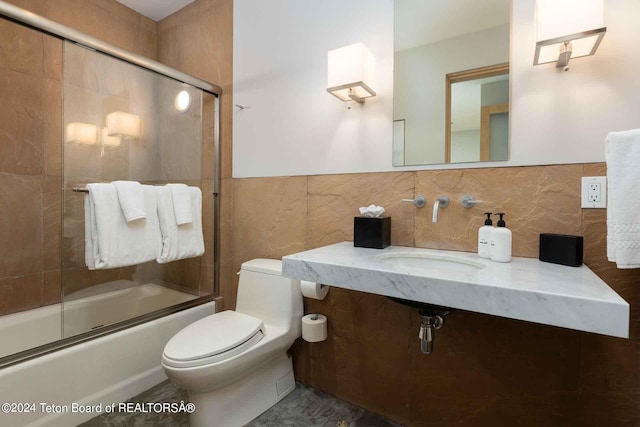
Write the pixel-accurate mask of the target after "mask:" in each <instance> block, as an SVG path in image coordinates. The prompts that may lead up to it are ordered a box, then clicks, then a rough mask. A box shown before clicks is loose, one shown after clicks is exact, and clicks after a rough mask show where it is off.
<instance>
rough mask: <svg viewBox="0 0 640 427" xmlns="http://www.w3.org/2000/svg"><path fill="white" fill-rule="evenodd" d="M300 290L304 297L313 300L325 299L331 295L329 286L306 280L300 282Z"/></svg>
mask: <svg viewBox="0 0 640 427" xmlns="http://www.w3.org/2000/svg"><path fill="white" fill-rule="evenodd" d="M300 290H302V295H304V296H305V297H307V298H313V299H324V297H326V296H327V294H328V293H329V287H328V286H327V285H321V284H320V283H315V282H307V281H306V280H302V281H301V282H300Z"/></svg>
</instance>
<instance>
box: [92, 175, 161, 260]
mask: <svg viewBox="0 0 640 427" xmlns="http://www.w3.org/2000/svg"><path fill="white" fill-rule="evenodd" d="M87 188H88V189H89V194H87V195H86V196H85V200H84V210H85V262H86V264H87V267H88V268H89V270H99V269H106V268H116V267H124V266H128V265H136V264H140V263H143V262H147V261H153V260H155V259H156V258H157V257H158V256H159V254H160V247H161V244H162V240H161V236H160V226H159V224H158V214H157V202H156V193H155V191H154V189H153V187H152V186H150V185H143V186H142V190H143V194H144V201H145V210H146V212H147V218H146V219H143V220H140V221H134V222H132V223H127V221H126V220H125V218H124V215H123V213H122V209H121V208H120V203H119V202H118V195H117V192H116V187H115V186H114V185H113V184H88V185H87Z"/></svg>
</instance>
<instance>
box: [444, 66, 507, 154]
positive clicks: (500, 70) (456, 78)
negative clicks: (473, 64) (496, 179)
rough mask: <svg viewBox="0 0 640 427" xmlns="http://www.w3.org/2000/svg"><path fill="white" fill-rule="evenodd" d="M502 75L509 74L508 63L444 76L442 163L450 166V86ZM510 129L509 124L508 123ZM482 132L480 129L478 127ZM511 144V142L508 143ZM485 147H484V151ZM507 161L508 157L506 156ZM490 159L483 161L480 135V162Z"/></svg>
mask: <svg viewBox="0 0 640 427" xmlns="http://www.w3.org/2000/svg"><path fill="white" fill-rule="evenodd" d="M502 74H509V62H504V63H502V64H496V65H489V66H488V67H480V68H472V69H470V70H465V71H457V72H455V73H449V74H447V75H446V77H445V79H446V85H447V86H446V88H447V89H446V105H445V128H444V129H445V130H444V138H445V141H444V144H445V146H444V163H445V164H451V85H452V84H454V83H460V82H466V81H469V80H476V79H483V78H486V77H494V76H499V75H502ZM509 92H511V76H509ZM508 111H509V105H508V104H507V109H506V112H508ZM504 112H505V111H504V108H501V109H500V110H499V111H493V112H491V111H488V110H487V111H486V112H485V111H483V112H482V113H481V114H483V115H484V114H489V115H490V114H492V113H504ZM509 127H511V123H509ZM480 129H481V132H482V127H480ZM509 144H511V141H509ZM486 149H487V147H485V151H486ZM484 156H485V157H488V153H486V152H485V153H484ZM507 159H509V157H508V156H507ZM489 160H491V159H488V158H484V159H483V147H482V134H481V136H480V161H489Z"/></svg>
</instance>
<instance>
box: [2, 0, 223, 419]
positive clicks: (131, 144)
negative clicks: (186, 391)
mask: <svg viewBox="0 0 640 427" xmlns="http://www.w3.org/2000/svg"><path fill="white" fill-rule="evenodd" d="M0 20H1V21H0V24H2V25H3V32H2V34H0V37H12V38H13V39H15V40H19V41H20V43H21V44H20V46H19V48H20V49H21V50H20V58H21V62H20V63H19V64H13V63H11V61H14V59H15V57H16V55H15V52H14V53H12V54H7V55H4V56H3V57H6V58H7V61H8V62H7V63H5V64H2V65H0V75H2V73H7V74H11V78H14V77H15V78H17V77H16V76H18V77H21V78H23V79H24V83H23V82H20V81H18V84H15V85H14V86H15V87H14V88H12V90H11V91H8V93H7V94H6V97H5V98H6V99H3V100H4V101H5V102H7V103H8V104H10V105H11V104H13V105H22V104H24V103H25V102H31V101H32V100H34V99H35V101H36V103H37V105H42V106H44V107H42V108H44V109H45V111H43V113H42V114H41V115H40V114H26V115H23V116H24V117H23V116H20V117H18V119H16V120H12V126H10V127H8V129H9V131H11V130H12V129H17V131H16V132H17V133H16V135H11V137H12V138H13V139H14V140H15V141H17V142H20V143H24V144H26V143H32V142H33V141H32V139H35V138H40V139H44V142H42V141H38V143H39V144H40V143H42V144H43V145H44V147H45V149H44V150H43V157H45V158H44V160H43V161H44V163H45V169H46V175H45V172H44V171H41V172H39V173H41V174H42V175H40V176H37V175H36V176H37V178H38V179H40V180H41V181H42V182H43V183H44V184H43V188H44V191H46V193H44V194H42V199H43V200H45V202H48V200H58V202H57V203H51V204H50V205H46V206H44V207H43V205H41V204H38V205H36V204H35V203H31V204H30V203H27V204H21V203H15V204H11V205H8V208H9V209H10V211H9V212H8V214H9V218H17V219H18V220H21V218H22V217H25V218H31V217H35V216H40V219H39V222H40V224H41V225H40V226H39V227H42V230H41V231H38V232H39V233H40V234H39V239H38V242H37V244H38V245H41V249H40V251H39V252H41V253H42V254H43V255H42V256H43V260H44V261H43V262H42V263H39V262H38V263H35V264H38V265H40V264H43V266H42V267H40V268H41V269H42V270H43V271H44V273H40V274H38V275H35V274H30V275H25V274H24V273H22V272H20V271H16V272H15V273H14V272H13V271H9V272H5V271H3V272H2V273H3V275H2V276H0V278H2V277H3V276H5V274H4V273H8V274H9V275H10V276H21V275H24V276H25V279H21V282H20V283H19V285H20V286H24V287H29V288H33V287H34V286H40V287H41V288H42V289H43V290H42V294H43V296H42V297H40V296H38V298H39V300H38V301H34V302H31V301H29V302H28V303H27V304H25V303H24V301H19V300H18V299H17V298H14V300H15V301H13V300H11V299H10V300H9V302H7V303H3V304H4V305H3V306H2V311H0V341H1V342H2V343H3V345H2V346H0V368H1V369H0V382H2V383H4V384H15V387H7V388H4V390H3V391H0V400H2V401H3V402H5V401H33V400H35V401H41V402H49V403H52V404H57V403H60V404H68V403H70V402H77V403H80V404H87V405H90V404H92V403H94V404H95V403H97V402H100V401H105V400H112V401H123V400H125V399H126V398H128V397H130V396H132V395H135V394H137V393H139V392H141V391H143V390H145V389H147V388H149V387H150V386H152V385H154V384H157V383H158V382H160V381H162V379H163V378H165V377H164V374H163V373H162V369H161V367H160V366H159V355H160V354H161V352H162V348H163V345H164V343H166V341H167V340H168V339H169V338H170V337H171V336H172V335H173V334H175V333H176V332H178V331H179V330H180V329H182V328H183V327H184V326H186V325H187V324H189V323H192V322H194V321H196V320H198V319H199V318H202V317H204V316H206V315H210V314H212V313H214V312H215V302H214V299H215V297H216V296H217V294H218V280H219V253H220V251H219V242H218V236H219V232H218V228H219V227H218V223H219V221H218V218H219V209H220V197H219V188H220V168H219V158H220V156H219V125H220V119H219V114H220V95H221V94H222V90H221V89H220V87H219V86H217V85H215V84H212V83H209V82H206V81H204V80H201V79H198V78H196V77H193V76H191V75H189V74H186V73H183V72H181V71H178V70H176V69H173V68H171V67H169V66H167V65H164V64H162V63H160V62H156V61H154V60H151V59H148V58H146V57H143V56H141V55H138V54H134V53H131V52H128V51H126V50H124V49H121V48H118V47H116V46H114V45H111V44H109V43H106V42H104V41H102V40H99V39H97V38H95V37H92V36H89V35H86V34H83V33H81V32H78V31H76V30H74V29H72V28H69V27H66V26H64V25H61V24H59V23H56V22H54V21H51V20H49V19H47V18H44V17H42V16H38V15H36V14H34V13H31V12H29V11H27V10H24V9H21V8H19V7H16V6H13V5H11V4H8V3H6V2H3V1H0ZM13 39H12V40H13ZM43 41H44V43H43ZM30 43H32V44H33V43H36V44H37V43H39V45H35V47H34V46H31V45H30ZM2 46H3V47H2V49H12V48H14V49H15V46H14V45H13V44H11V43H8V42H7V43H2ZM42 49H44V50H45V55H43V54H42ZM25 64H26V65H25ZM26 66H32V67H33V68H34V69H33V70H30V69H24V70H23V69H22V68H24V67H26ZM20 67H22V68H20ZM14 69H16V70H20V71H21V72H20V73H17V72H14V71H13V70H14ZM43 70H44V71H43ZM52 76H53V77H52ZM38 79H39V80H38ZM14 98H15V99H14ZM25 100H26V101H25ZM16 114H17V113H16ZM25 117H26V118H25ZM4 120H11V117H5V118H4ZM29 120H41V121H42V123H44V124H41V123H30V122H29ZM39 126H41V127H44V128H45V129H44V132H43V133H44V137H41V135H40V136H39V135H35V133H34V131H33V129H36V130H37V129H39ZM27 129H31V130H29V131H28V130H27ZM52 135H53V136H52ZM52 153H61V154H58V156H60V157H58V158H56V155H55V154H52ZM9 154H11V153H9ZM18 155H24V153H18V154H16V156H18ZM19 160H22V159H21V158H20V159H19ZM16 163H17V164H16V165H14V166H13V169H15V170H8V171H5V170H3V169H0V172H1V173H3V174H6V175H7V176H8V179H10V180H11V179H15V181H16V183H17V184H19V183H22V182H30V181H29V179H33V173H34V171H32V170H24V171H22V170H21V169H20V168H21V167H22V166H21V164H22V163H24V162H16ZM21 174H24V175H21ZM14 177H15V178H14ZM116 180H130V181H138V182H143V183H144V184H151V185H164V184H166V183H185V184H187V185H189V186H194V187H200V188H201V189H205V190H207V191H203V193H202V197H203V200H202V202H203V216H202V219H203V227H204V231H205V246H206V249H207V250H206V252H205V254H204V255H203V256H202V257H197V258H190V259H183V260H180V261H175V262H171V263H168V264H158V263H156V262H147V263H144V264H138V265H130V266H126V267H121V268H113V269H103V270H89V269H88V268H87V266H86V265H85V259H84V247H85V228H84V227H85V224H84V222H85V221H84V206H83V204H84V198H85V197H86V193H85V192H83V191H81V190H82V189H84V188H86V185H87V184H91V183H102V182H111V181H116ZM14 187H15V186H14ZM38 188H39V187H38ZM34 190H36V189H34ZM78 190H80V191H78ZM38 191H42V190H38ZM33 196H34V197H33V198H32V199H30V200H39V197H38V196H40V195H38V194H33ZM14 205H15V207H14ZM12 209H15V210H16V211H15V212H13V211H11V210H12ZM18 209H20V210H21V211H20V212H17V210H18ZM25 221H26V220H25ZM29 225H30V224H29ZM17 226H18V227H21V228H25V227H26V226H25V225H24V224H23V223H19V224H18V225H17ZM21 234H25V233H21ZM32 234H33V235H35V233H32ZM21 244H22V242H21ZM27 244H30V243H29V242H27V243H25V245H27ZM23 252H25V251H23ZM18 253H20V252H18ZM26 261H31V260H26V259H25V260H20V262H21V264H26ZM12 268H13V267H12ZM31 277H37V279H36V278H34V279H33V280H38V281H41V282H42V283H37V284H35V283H26V280H27V279H29V278H31ZM23 282H25V283H23ZM16 286H17V282H16ZM57 289H60V290H59V291H57ZM14 303H15V304H14ZM116 360H117V361H119V362H118V363H117V364H114V361H116ZM35 373H37V375H36V374H35ZM66 383H74V384H76V386H77V387H73V389H75V390H71V388H69V389H68V390H64V391H61V390H59V388H58V387H57V386H56V384H57V385H59V384H66ZM7 389H9V390H7ZM85 415H86V414H85ZM61 416H63V414H48V415H47V414H40V415H39V417H43V418H46V419H47V420H48V421H47V422H58V421H56V420H59V418H60V417H61ZM19 417H22V418H15V420H14V421H16V422H17V423H18V424H21V423H22V422H23V421H24V422H25V423H27V422H33V421H35V420H36V419H37V416H36V415H34V414H30V415H29V414H21V415H19ZM34 417H36V418H34ZM73 419H74V420H75V421H79V422H81V421H83V420H81V419H79V418H77V417H76V418H73ZM87 419H88V418H87ZM75 421H74V422H75Z"/></svg>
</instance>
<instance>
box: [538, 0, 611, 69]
mask: <svg viewBox="0 0 640 427" xmlns="http://www.w3.org/2000/svg"><path fill="white" fill-rule="evenodd" d="M536 27H537V43H536V53H535V58H534V60H533V65H539V64H546V63H549V62H556V67H558V68H564V70H565V71H567V70H568V69H569V59H570V58H579V57H581V56H588V55H593V54H594V53H596V50H597V49H598V46H599V45H600V42H601V41H602V38H603V37H604V34H605V33H606V31H607V27H605V26H604V0H536Z"/></svg>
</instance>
